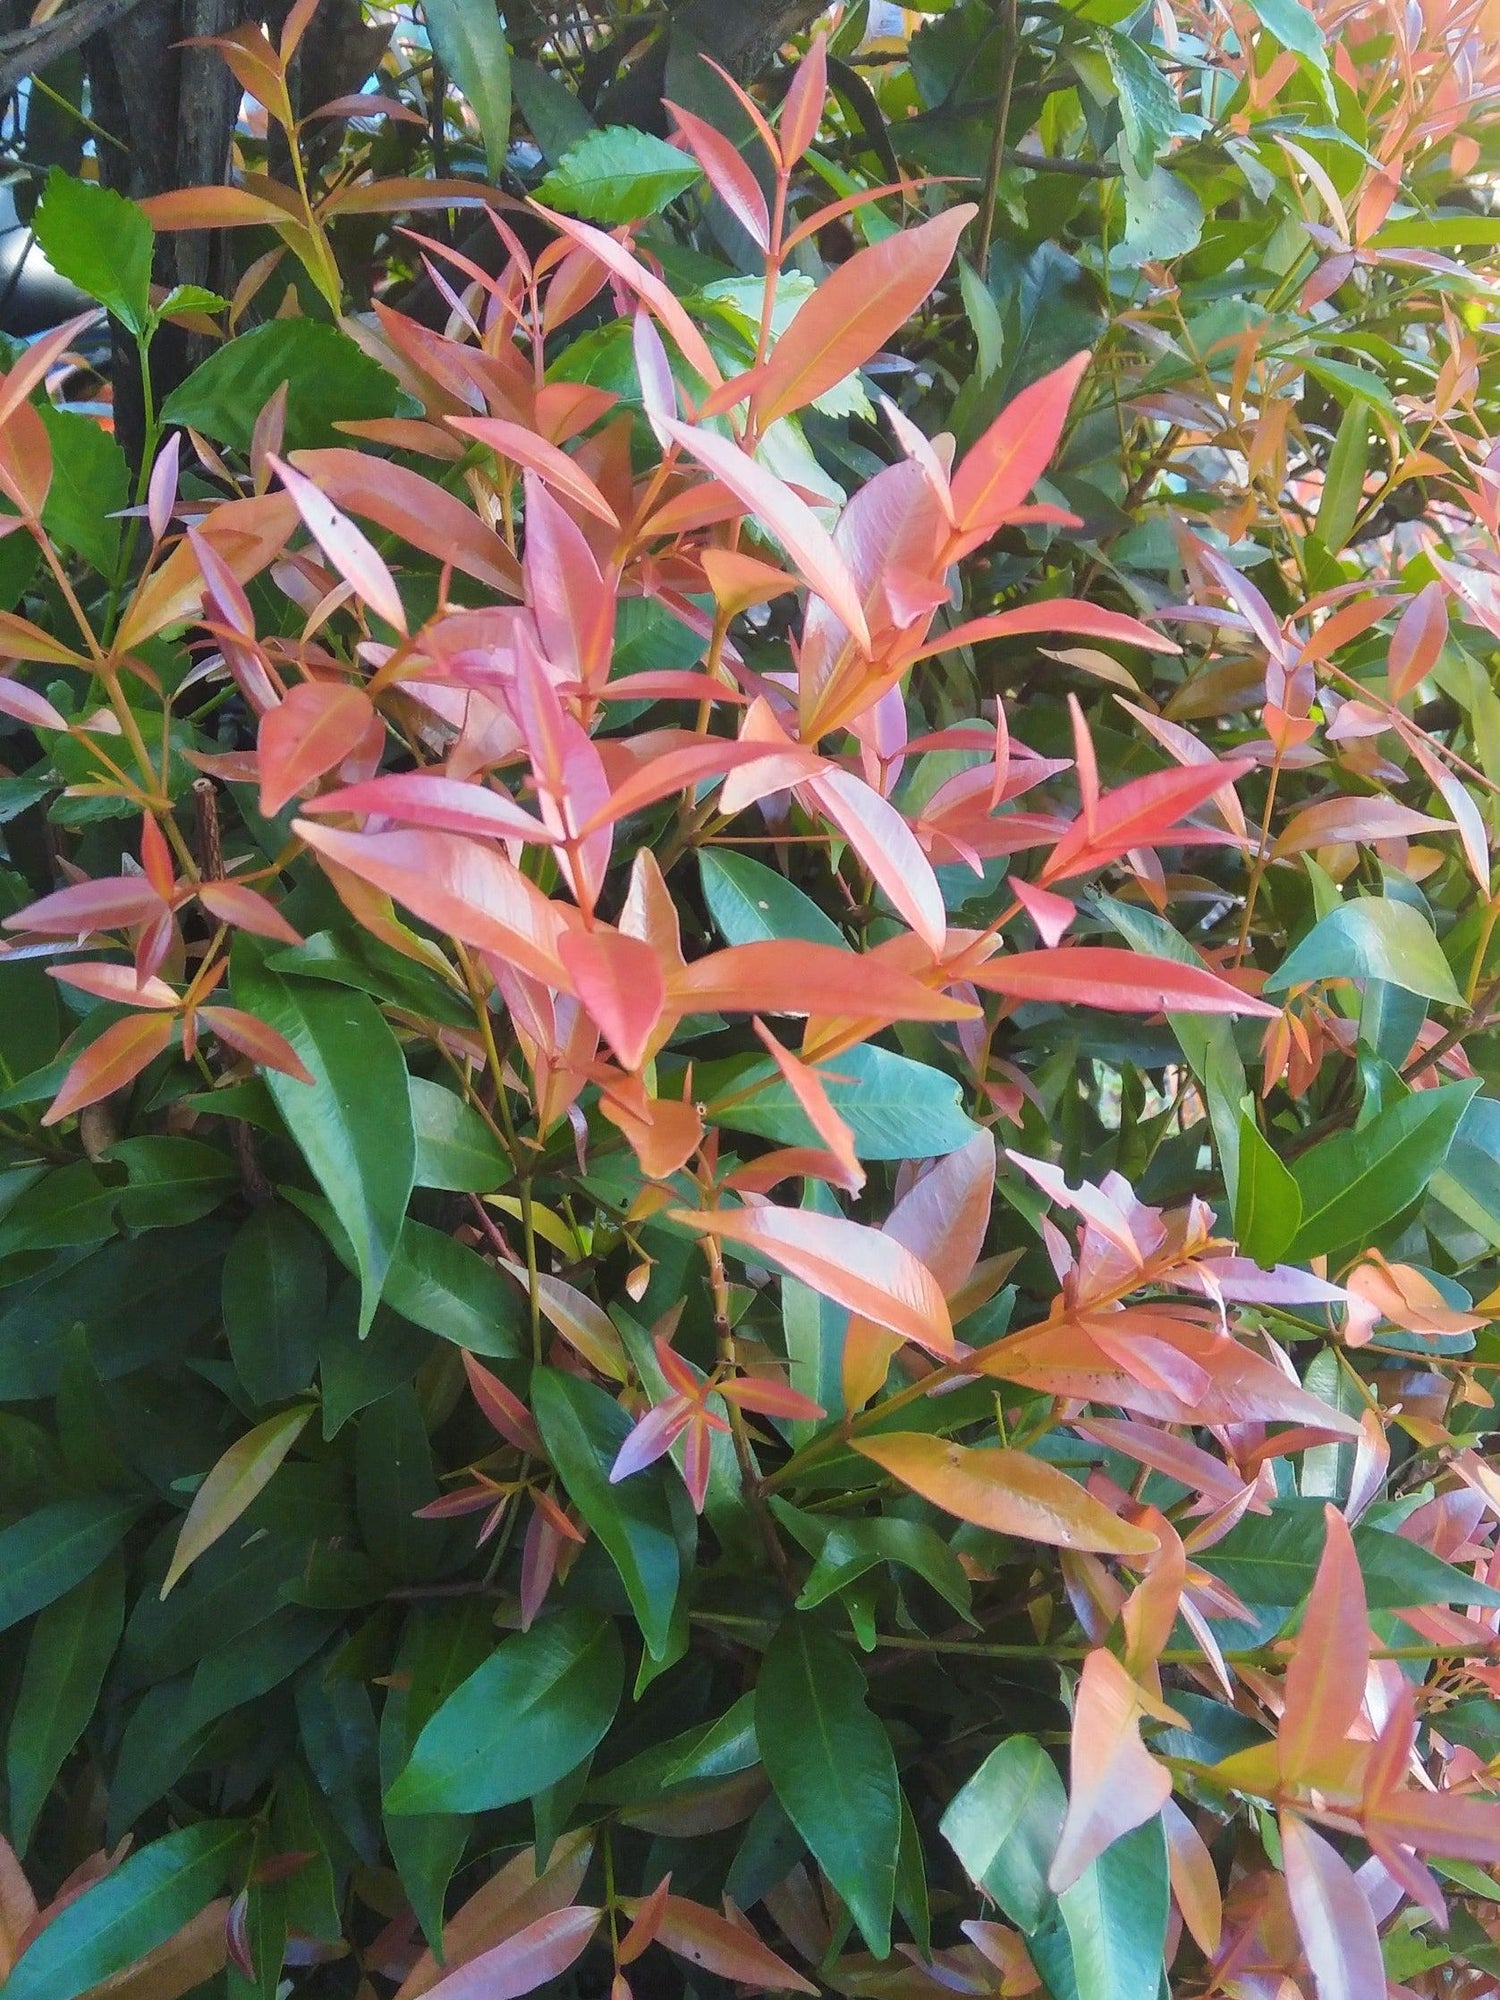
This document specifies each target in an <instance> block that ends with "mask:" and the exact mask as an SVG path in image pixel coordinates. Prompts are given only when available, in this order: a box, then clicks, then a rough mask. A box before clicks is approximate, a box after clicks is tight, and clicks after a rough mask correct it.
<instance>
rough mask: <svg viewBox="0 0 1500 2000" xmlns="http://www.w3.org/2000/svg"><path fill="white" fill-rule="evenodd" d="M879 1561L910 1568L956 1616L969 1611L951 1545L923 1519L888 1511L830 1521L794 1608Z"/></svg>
mask: <svg viewBox="0 0 1500 2000" xmlns="http://www.w3.org/2000/svg"><path fill="white" fill-rule="evenodd" d="M881 1563H891V1564H899V1565H900V1566H901V1567H902V1568H904V1569H908V1570H911V1571H913V1572H914V1573H915V1574H916V1575H917V1576H920V1577H921V1578H922V1579H923V1581H924V1582H925V1583H927V1584H929V1585H930V1586H931V1588H932V1589H933V1590H935V1591H937V1592H938V1594H939V1596H941V1597H945V1598H946V1599H947V1600H948V1602H949V1603H950V1604H951V1605H952V1606H953V1608H954V1610H955V1611H956V1612H957V1613H958V1614H959V1616H960V1617H961V1618H967V1617H968V1615H969V1604H970V1589H969V1579H968V1576H967V1574H966V1573H965V1570H964V1567H963V1564H962V1563H961V1562H960V1561H959V1560H958V1557H957V1556H956V1555H955V1554H954V1553H953V1551H952V1549H950V1548H949V1546H948V1544H947V1543H946V1542H945V1541H944V1540H943V1538H942V1536H941V1535H940V1534H939V1533H938V1532H937V1530H936V1529H935V1528H931V1527H929V1526H928V1525H927V1523H926V1522H925V1521H903V1520H901V1519H899V1518H897V1517H895V1516H890V1515H885V1516H882V1517H881V1518H879V1519H878V1520H869V1521H836V1522H835V1523H834V1525H833V1526H832V1528H830V1530H829V1532H828V1536H827V1539H826V1540H825V1541H824V1543H823V1546H822V1548H821V1549H820V1550H819V1552H818V1559H817V1561H816V1562H815V1563H814V1564H813V1568H812V1574H811V1575H810V1576H809V1577H808V1579H807V1581H806V1583H805V1584H803V1586H802V1594H801V1595H800V1596H799V1597H798V1599H797V1608H798V1610H799V1611H811V1610H812V1609H813V1608H814V1606H816V1605H819V1604H822V1603H823V1602H824V1601H825V1599H827V1598H829V1597H832V1596H833V1595H834V1593H835V1592H836V1591H840V1590H847V1589H848V1587H849V1586H850V1584H852V1583H857V1582H858V1581H859V1579H860V1577H862V1576H864V1575H866V1574H867V1573H868V1572H869V1571H870V1570H872V1569H874V1568H876V1567H877V1566H878V1565H879V1564H881Z"/></svg>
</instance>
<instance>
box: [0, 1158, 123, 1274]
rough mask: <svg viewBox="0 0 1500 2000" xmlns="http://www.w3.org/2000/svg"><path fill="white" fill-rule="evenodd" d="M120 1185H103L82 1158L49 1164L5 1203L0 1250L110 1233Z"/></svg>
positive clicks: (60, 1244)
mask: <svg viewBox="0 0 1500 2000" xmlns="http://www.w3.org/2000/svg"><path fill="white" fill-rule="evenodd" d="M119 1199H120V1190H119V1189H118V1188H115V1187H107V1186H106V1185H105V1183H104V1182H103V1181H102V1180H101V1179H100V1178H99V1175H98V1173H97V1172H96V1171H95V1169H94V1168H93V1166H92V1165H91V1164H90V1163H89V1162H88V1161H87V1160H72V1161H70V1162H69V1164H68V1165H67V1166H65V1167H54V1168H53V1169H52V1171H51V1172H50V1173H46V1174H43V1176H42V1177H41V1179H40V1180H38V1181H33V1183H32V1184H31V1186H30V1187H28V1188H25V1189H24V1190H23V1191H22V1192H21V1194H20V1195H18V1196H17V1198H16V1199H15V1200H14V1201H13V1202H12V1203H11V1205H10V1208H9V1211H8V1212H7V1214H6V1217H5V1220H4V1221H3V1222H0V1256H5V1257H9V1256H11V1255H13V1254H14V1253H15V1252H16V1251H17V1250H56V1249H64V1248H67V1247H68V1246H69V1245H71V1244H77V1243H99V1242H102V1241H103V1240H104V1238H105V1237H107V1236H113V1235H114V1233H115V1209H116V1206H117V1204H118V1202H119Z"/></svg>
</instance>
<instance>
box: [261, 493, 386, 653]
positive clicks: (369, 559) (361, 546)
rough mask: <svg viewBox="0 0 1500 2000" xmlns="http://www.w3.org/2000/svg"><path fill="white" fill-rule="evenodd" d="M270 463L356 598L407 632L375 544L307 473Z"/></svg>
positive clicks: (308, 526) (314, 535)
mask: <svg viewBox="0 0 1500 2000" xmlns="http://www.w3.org/2000/svg"><path fill="white" fill-rule="evenodd" d="M268 463H269V464H270V465H271V466H272V467H273V468H274V469H275V472H276V476H277V477H278V478H279V479H280V481H281V483H282V485H283V486H284V487H285V488H286V490H287V492H288V493H289V494H290V495H291V497H292V500H293V502H294V504H295V506H296V509H297V512H298V513H299V514H300V515H301V516H302V519H303V521H304V523H305V524H306V526H307V530H308V532H309V534H310V535H311V536H312V538H313V540H314V541H315V542H316V543H317V544H318V546H319V548H321V549H322V551H323V553H324V555H325V556H327V558H328V560H329V561H330V562H331V563H332V564H333V566H334V568H335V569H336V570H337V571H338V573H339V575H340V576H341V577H342V578H343V579H344V581H345V583H347V584H348V586H349V588H350V589H351V590H352V591H353V592H354V594H355V596H356V597H358V598H360V599H361V600H362V601H363V602H364V603H366V604H368V605H369V607H370V609H371V610H372V611H375V612H378V613H379V615H380V616H381V617H382V618H383V619H384V620H385V622H386V624H387V625H393V626H394V627H395V628H396V630H397V631H398V632H405V630H406V611H405V608H404V606H403V605H402V602H401V593H400V591H398V590H397V588H396V581H395V578H394V577H393V576H392V575H391V573H390V571H389V570H388V569H387V568H386V566H385V562H384V560H383V558H382V557H381V556H380V555H378V554H377V553H376V550H375V548H374V546H373V544H372V543H371V542H370V541H368V540H367V538H366V537H365V536H364V535H363V534H362V533H361V532H360V530H359V529H358V528H356V527H355V525H354V523H353V522H352V521H351V520H349V519H348V518H347V517H346V516H345V515H343V514H341V513H340V512H339V510H338V508H337V507H335V506H334V504H333V502H332V501H331V500H330V499H329V498H328V495H327V494H326V493H324V492H323V491H322V489H321V488H320V487H318V486H315V485H314V484H313V482H312V481H311V480H310V479H309V478H307V476H306V475H305V474H304V473H301V472H298V471H296V470H295V468H294V467H292V466H290V465H287V464H285V463H283V461H282V460H281V459H279V458H277V457H275V456H274V454H268Z"/></svg>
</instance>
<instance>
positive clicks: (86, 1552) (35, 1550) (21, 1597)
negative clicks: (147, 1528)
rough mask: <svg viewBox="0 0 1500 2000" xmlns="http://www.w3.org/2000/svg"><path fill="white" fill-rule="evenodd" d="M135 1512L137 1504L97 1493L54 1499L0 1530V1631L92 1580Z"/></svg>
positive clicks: (138, 1510)
mask: <svg viewBox="0 0 1500 2000" xmlns="http://www.w3.org/2000/svg"><path fill="white" fill-rule="evenodd" d="M140 1511H141V1506H140V1502H139V1501H138V1500H122V1499H120V1498H119V1496H118V1495H114V1494H104V1493H97V1494H90V1495H87V1496H80V1497H79V1498H78V1499H76V1500H55V1501H54V1502H53V1503H52V1505H51V1506H50V1507H39V1508H38V1509H37V1511H36V1512H35V1513H34V1514H28V1515H27V1516H26V1517H25V1519H24V1520H20V1521H15V1522H12V1524H11V1526H10V1527H8V1528H6V1529H4V1530H3V1531H0V1632H3V1631H4V1630H6V1628H7V1627H8V1626H11V1625H15V1624H17V1623H19V1621H20V1620H21V1619H23V1618H29V1617H30V1616H31V1614H32V1612H33V1611H40V1610H41V1609H42V1607H43V1605H46V1604H51V1603H52V1602H53V1600H54V1599H56V1598H59V1597H61V1596H62V1594H63V1592H64V1591H66V1590H71V1589H72V1588H73V1586H74V1584H76V1583H81V1582H82V1581H83V1579H84V1578H85V1577H86V1576H90V1575H92V1573H93V1572H94V1571H95V1570H96V1569H97V1568H98V1567H99V1565H100V1563H102V1562H103V1561H104V1558H105V1557H106V1556H107V1555H108V1554H109V1553H110V1551H111V1550H112V1549H114V1548H116V1547H118V1545H119V1544H120V1543H121V1542H122V1541H123V1540H124V1539H125V1536H126V1534H127V1533H128V1532H129V1530H130V1528H131V1526H132V1524H133V1523H134V1522H135V1520H136V1519H137V1518H138V1516H139V1514H140Z"/></svg>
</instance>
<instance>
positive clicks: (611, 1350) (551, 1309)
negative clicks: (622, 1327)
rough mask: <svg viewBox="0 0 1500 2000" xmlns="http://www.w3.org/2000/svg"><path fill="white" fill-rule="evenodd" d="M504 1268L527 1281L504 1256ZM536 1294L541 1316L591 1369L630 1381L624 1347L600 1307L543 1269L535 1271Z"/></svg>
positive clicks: (619, 1380)
mask: <svg viewBox="0 0 1500 2000" xmlns="http://www.w3.org/2000/svg"><path fill="white" fill-rule="evenodd" d="M505 1268H506V1270H508V1271H509V1272H510V1274H511V1276H512V1277H513V1278H515V1279H516V1280H517V1282H518V1283H520V1284H522V1285H524V1284H525V1283H526V1281H527V1280H526V1272H525V1271H524V1270H523V1269H522V1267H521V1266H520V1265H519V1264H513V1263H511V1262H510V1261H509V1260H508V1259H506V1260H505ZM536 1295H537V1304H538V1306H539V1307H540V1309H541V1314H542V1317H543V1319H545V1320H546V1321H547V1324H548V1325H549V1326H551V1327H552V1328H553V1329H554V1331H555V1332H557V1333H559V1334H561V1336H562V1338H563V1339H564V1340H565V1341H566V1342H567V1343H568V1345H569V1347H571V1348H572V1349H573V1351H574V1352H575V1353H576V1354H581V1355H582V1356H583V1358H584V1360H585V1361H586V1362H587V1363H588V1364H589V1366H590V1367H591V1368H596V1369H597V1370H598V1371H599V1373H600V1374H601V1375H609V1376H611V1377H613V1379H614V1380H615V1381H616V1382H625V1381H628V1380H629V1377H630V1363H629V1361H628V1360H627V1358H626V1354H625V1349H624V1346H623V1344H622V1343H621V1340H620V1336H619V1334H618V1333H616V1331H615V1328H614V1323H613V1321H612V1320H611V1319H610V1317H609V1314H608V1313H607V1312H605V1310H604V1308H603V1307H602V1306H598V1305H595V1303H594V1301H593V1300H592V1299H591V1298H590V1297H589V1296H588V1294H587V1293H586V1292H580V1291H579V1290H578V1288H577V1286H576V1285H570V1284H568V1283H566V1282H565V1281H564V1280H563V1279H562V1278H554V1277H552V1276H550V1275H549V1274H548V1273H547V1272H546V1271H539V1272H538V1273H537V1276H536Z"/></svg>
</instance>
